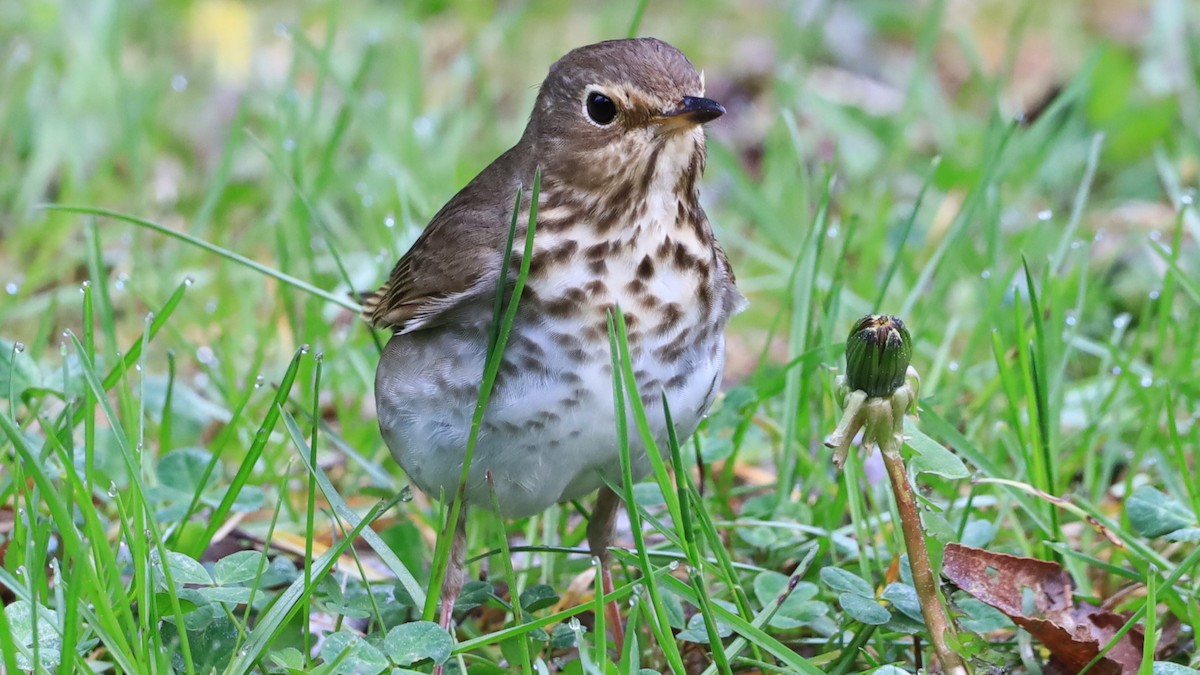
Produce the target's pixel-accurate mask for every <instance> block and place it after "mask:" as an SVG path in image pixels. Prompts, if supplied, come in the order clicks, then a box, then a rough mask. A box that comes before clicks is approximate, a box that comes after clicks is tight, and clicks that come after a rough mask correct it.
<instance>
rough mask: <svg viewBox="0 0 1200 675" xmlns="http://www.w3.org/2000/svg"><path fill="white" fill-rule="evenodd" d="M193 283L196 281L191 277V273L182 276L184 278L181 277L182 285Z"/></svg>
mask: <svg viewBox="0 0 1200 675" xmlns="http://www.w3.org/2000/svg"><path fill="white" fill-rule="evenodd" d="M194 283H196V280H195V279H193V278H192V275H190V274H189V275H188V276H186V277H184V278H183V285H184V286H191V285H192V284H194Z"/></svg>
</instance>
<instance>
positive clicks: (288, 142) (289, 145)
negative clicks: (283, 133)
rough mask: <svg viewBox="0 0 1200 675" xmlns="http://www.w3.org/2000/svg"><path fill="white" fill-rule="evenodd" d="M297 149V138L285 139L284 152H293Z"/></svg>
mask: <svg viewBox="0 0 1200 675" xmlns="http://www.w3.org/2000/svg"><path fill="white" fill-rule="evenodd" d="M295 150H296V139H294V138H285V139H283V151H284V152H293V151H295Z"/></svg>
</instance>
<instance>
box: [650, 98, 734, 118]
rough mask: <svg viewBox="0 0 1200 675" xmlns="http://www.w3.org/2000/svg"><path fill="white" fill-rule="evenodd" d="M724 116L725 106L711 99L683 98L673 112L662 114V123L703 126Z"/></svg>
mask: <svg viewBox="0 0 1200 675" xmlns="http://www.w3.org/2000/svg"><path fill="white" fill-rule="evenodd" d="M724 114H725V106H723V105H721V104H720V103H717V102H716V101H714V100H712V99H711V98H700V97H699V96H684V97H683V101H682V102H681V103H680V105H679V106H678V107H676V108H675V109H674V110H669V111H667V112H665V113H663V121H666V122H675V123H679V122H690V123H691V124H705V123H707V122H711V121H713V120H715V119H717V118H718V117H720V116H721V115H724Z"/></svg>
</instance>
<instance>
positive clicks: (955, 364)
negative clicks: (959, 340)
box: [946, 361, 958, 373]
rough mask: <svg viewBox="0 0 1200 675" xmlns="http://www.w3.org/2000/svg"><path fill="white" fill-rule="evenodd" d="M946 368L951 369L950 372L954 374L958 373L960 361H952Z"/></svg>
mask: <svg viewBox="0 0 1200 675" xmlns="http://www.w3.org/2000/svg"><path fill="white" fill-rule="evenodd" d="M946 368H947V369H949V370H950V372H952V373H957V372H958V361H951V362H950V363H947V364H946Z"/></svg>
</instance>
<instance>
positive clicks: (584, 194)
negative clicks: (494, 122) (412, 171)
mask: <svg viewBox="0 0 1200 675" xmlns="http://www.w3.org/2000/svg"><path fill="white" fill-rule="evenodd" d="M723 114H725V108H724V107H722V106H721V104H720V103H718V102H716V101H714V100H712V99H709V98H705V86H704V77H703V75H702V74H701V73H699V72H697V70H696V68H695V67H694V66H693V65H692V63H691V61H689V60H688V58H687V57H686V56H685V55H684V54H683V53H682V52H680V51H679V50H678V49H676V48H675V47H673V46H671V45H670V44H668V43H666V42H664V41H662V40H659V39H655V38H634V39H622V40H608V41H604V42H598V43H595V44H590V45H587V46H582V47H578V48H576V49H574V50H572V51H570V52H568V53H567V54H566V55H564V56H563V57H561V58H560V59H559V60H558V61H556V62H555V63H554V64H553V65H552V66H551V67H550V69H549V73H548V74H547V75H546V78H545V80H544V81H543V82H542V84H541V86H540V87H539V89H538V93H537V97H536V101H535V103H534V107H533V111H532V114H531V115H530V117H529V121H528V123H527V125H526V127H525V130H524V133H523V134H522V135H521V137H520V140H518V141H517V143H516V145H514V146H513V147H512V148H511V149H509V150H508V151H507V152H505V153H504V154H502V155H501V156H500V157H499V158H497V159H496V160H495V161H493V162H492V163H491V164H490V165H489V166H487V167H486V168H485V169H483V171H482V172H480V173H479V175H477V176H476V177H475V178H474V179H473V180H471V181H470V182H469V183H468V184H467V185H466V187H464V188H463V189H462V190H461V191H460V192H458V193H457V194H456V195H455V196H454V197H453V198H452V199H450V201H449V202H447V203H446V204H445V206H443V207H442V208H441V210H439V211H438V212H437V213H436V215H434V217H433V219H432V220H431V221H430V222H429V224H428V226H427V227H426V228H425V230H424V231H423V232H422V233H421V235H420V236H419V237H418V238H417V239H416V241H415V242H414V243H413V245H412V247H411V248H410V249H409V250H408V252H407V253H405V254H404V255H403V256H402V257H401V258H400V259H399V261H398V262H397V263H396V265H395V266H394V268H393V269H392V271H391V274H390V275H389V277H388V279H387V281H386V282H385V283H384V284H383V285H382V286H380V287H379V288H378V290H376V291H374V292H371V293H366V294H364V295H363V297H362V305H363V310H362V313H363V317H364V318H365V319H366V321H367V322H368V323H369V324H370V325H371V326H373V327H376V328H380V329H387V330H390V331H391V332H392V336H391V338H390V340H389V341H388V342H387V344H386V346H385V347H384V349H383V352H382V355H381V357H380V361H379V365H378V368H377V370H376V378H375V403H376V413H377V418H378V423H379V428H380V432H381V434H382V436H383V439H384V441H385V443H386V445H387V446H388V448H389V449H390V451H391V453H392V455H393V457H394V458H395V459H396V460H397V461H398V463H399V464H400V466H401V467H402V468H403V470H404V471H405V473H406V474H407V475H408V476H409V478H410V479H411V481H412V482H413V483H414V484H415V485H416V486H417V487H419V488H420V489H421V490H422V491H423V492H425V493H426V494H428V495H430V496H432V497H434V498H440V499H443V500H445V499H453V498H455V496H456V495H461V498H462V499H463V507H462V510H461V511H460V517H459V519H458V521H457V522H456V523H455V524H454V534H453V540H452V544H451V547H450V559H449V562H448V565H447V569H446V573H445V578H444V582H443V586H442V593H441V597H440V623H441V625H442V626H443V627H444V628H446V629H447V630H450V629H451V626H452V621H453V620H452V612H453V608H454V602H455V600H456V599H457V597H458V594H459V592H460V591H461V589H462V587H463V585H464V583H465V580H466V571H465V565H464V551H465V543H466V516H465V514H466V512H467V508H468V507H471V508H479V507H482V508H486V509H493V510H498V512H499V514H500V515H501V516H503V517H507V518H522V517H526V516H530V515H533V514H536V513H539V512H541V511H544V510H545V509H547V508H549V507H550V506H552V505H554V504H556V503H561V502H567V501H570V500H576V499H580V498H583V497H585V496H586V495H589V494H591V493H593V492H598V493H599V495H598V497H597V500H596V505H595V507H594V508H593V510H592V511H591V514H590V517H589V522H588V526H587V540H588V547H589V549H590V551H591V553H592V554H593V555H594V556H596V557H597V558H598V559H599V560H600V562H601V567H600V569H601V577H602V584H603V587H604V591H605V592H606V593H610V592H612V589H613V585H612V576H611V571H610V569H609V567H610V565H609V562H610V554H609V549H610V547H611V545H612V542H613V538H614V534H615V533H614V529H615V523H616V518H617V513H618V510H619V508H620V505H621V502H622V500H621V498H620V497H618V495H617V493H616V492H614V490H613V489H612V488H610V487H609V485H610V484H612V485H618V486H620V485H622V483H623V481H622V469H621V459H620V451H619V443H618V439H617V431H616V429H617V424H616V408H615V405H614V402H613V384H612V359H611V354H610V342H609V333H608V330H609V329H608V321H609V317H610V316H612V315H613V313H614V312H616V311H618V308H619V311H620V313H621V316H622V317H623V318H624V321H625V324H626V326H627V330H628V333H627V337H628V347H629V351H628V353H629V361H630V364H631V366H632V368H633V372H634V376H635V380H636V383H637V390H638V392H639V396H640V399H641V401H642V403H643V405H644V406H645V410H646V414H647V418H648V420H649V422H650V426H651V430H652V432H653V436H654V439H655V442H656V444H657V446H658V447H659V448H665V447H667V440H668V429H667V422H666V419H667V415H666V414H665V413H666V412H667V410H665V408H669V413H670V418H671V419H672V423H673V425H674V427H675V429H674V431H675V432H676V433H677V437H678V438H679V439H681V440H683V439H686V438H687V437H688V436H690V435H691V434H692V433H693V432H694V431H695V429H696V427H697V425H698V424H699V423H700V422H701V420H702V419H703V416H704V414H705V412H706V410H707V409H708V408H709V406H710V404H711V403H712V402H713V399H714V397H715V396H716V394H717V391H718V388H719V386H720V383H721V379H722V371H723V365H724V359H725V329H726V325H727V323H728V321H729V319H730V317H731V316H733V315H734V314H736V313H737V312H739V311H741V310H742V309H743V308H744V307H745V305H746V300H745V298H744V296H743V295H742V294H741V293H740V292H739V290H738V288H737V285H736V281H735V277H734V273H733V270H732V268H731V266H730V262H729V259H728V257H727V256H726V254H725V252H724V250H723V249H722V247H721V245H720V244H719V243H718V242H717V240H716V238H715V237H714V234H713V228H712V226H711V224H710V222H709V220H708V217H707V216H706V214H705V212H704V209H703V208H701V205H700V197H699V184H700V179H701V175H702V173H703V171H704V168H705V162H706V147H705V131H704V125H705V124H707V123H709V122H712V121H713V120H715V119H717V118H719V117H721V116H722V115H723ZM535 176H536V177H539V178H540V190H538V191H537V200H538V201H537V209H536V220H535V222H534V227H533V228H528V227H527V226H526V225H525V223H526V222H527V219H528V215H529V211H530V208H531V205H532V199H533V194H534V182H535ZM514 210H516V211H517V213H516V222H517V223H519V224H520V225H518V226H517V228H516V229H515V231H514V232H515V234H514V235H513V236H514V239H515V241H516V242H517V245H515V246H513V247H512V248H511V249H509V248H508V246H507V242H508V238H509V235H510V231H513V230H511V223H512V222H513V218H514ZM530 229H532V230H533V232H534V236H533V241H532V254H531V256H530V260H529V261H528V263H527V266H528V273H527V278H526V281H525V286H524V292H523V294H522V295H521V296H520V299H519V301H518V303H517V306H516V310H515V314H514V319H513V323H512V328H511V333H510V338H509V340H508V342H507V345H506V347H505V349H504V351H503V360H502V362H501V364H500V367H499V371H498V374H497V377H496V380H495V383H494V385H493V388H492V391H491V398H490V400H489V402H488V405H487V407H486V409H485V412H484V416H483V418H482V422H481V424H480V426H479V429H478V432H477V434H478V435H477V439H476V440H477V444H476V446H475V451H474V455H473V457H472V460H471V464H470V467H469V472H468V474H467V479H466V482H465V484H463V485H460V484H459V483H460V477H461V475H462V471H463V464H464V460H465V449H466V447H467V445H468V438H469V434H470V432H471V422H472V416H473V414H474V413H475V407H476V403H477V399H478V395H479V389H480V383H481V381H482V376H483V372H484V366H485V361H486V359H487V357H488V349H489V343H490V338H489V336H490V335H491V334H492V330H493V323H494V320H495V318H496V312H495V299H496V297H497V290H498V289H497V286H498V284H500V283H501V279H504V280H506V283H507V285H508V286H512V285H513V281H514V279H516V278H517V274H516V272H517V270H518V269H519V267H520V264H521V262H522V261H521V257H522V252H523V247H522V246H521V245H520V242H523V241H524V240H525V236H526V234H527V233H528V231H529V230H530ZM509 250H511V251H512V253H511V254H510V255H509V256H508V259H507V260H506V259H505V257H506V255H505V254H506V251H509ZM506 266H507V271H505V269H506ZM502 272H504V273H503V274H502ZM504 297H507V295H505V296H504ZM664 396H665V399H666V401H667V404H666V406H664V404H663V403H662V399H663V397H664ZM629 443H630V445H629V447H630V453H631V465H632V474H633V477H634V480H639V479H641V478H643V477H644V476H646V475H647V474H648V473H649V471H650V469H651V464H650V461H649V458H648V456H647V454H646V453H647V450H646V448H645V447H643V444H642V442H641V440H640V438H639V437H638V436H637V434H636V433H634V434H632V435H631V437H630V439H629ZM617 612H618V610H617V608H616V605H615V604H612V605H611V609H607V610H606V615H608V616H609V617H610V618H611V619H613V620H611V621H610V622H609V625H610V626H612V627H613V630H614V635H615V637H616V640H615V642H616V643H617V646H618V649H620V641H621V636H620V633H619V631H620V625H621V624H620V617H619V614H618V613H617Z"/></svg>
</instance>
